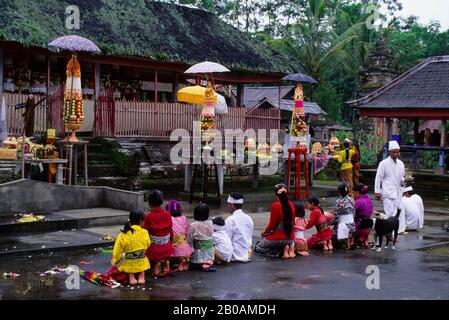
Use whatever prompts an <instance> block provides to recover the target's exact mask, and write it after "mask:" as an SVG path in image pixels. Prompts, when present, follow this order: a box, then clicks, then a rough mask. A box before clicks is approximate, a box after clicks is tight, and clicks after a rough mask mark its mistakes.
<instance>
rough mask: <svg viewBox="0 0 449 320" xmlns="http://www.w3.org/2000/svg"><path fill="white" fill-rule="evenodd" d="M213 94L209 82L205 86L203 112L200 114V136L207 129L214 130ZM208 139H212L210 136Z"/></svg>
mask: <svg viewBox="0 0 449 320" xmlns="http://www.w3.org/2000/svg"><path fill="white" fill-rule="evenodd" d="M215 97H216V95H215V92H214V89H213V88H212V84H211V83H210V82H209V83H208V85H207V89H206V93H205V97H204V106H203V111H202V112H201V134H204V133H205V132H206V131H207V130H209V129H215V128H216V125H215V99H216V98H215ZM208 137H209V135H208ZM209 138H213V136H210V137H209Z"/></svg>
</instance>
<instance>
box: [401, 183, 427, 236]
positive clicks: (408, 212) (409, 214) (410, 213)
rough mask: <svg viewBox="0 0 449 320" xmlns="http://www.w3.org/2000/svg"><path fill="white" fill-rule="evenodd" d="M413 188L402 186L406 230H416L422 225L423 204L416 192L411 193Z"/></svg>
mask: <svg viewBox="0 0 449 320" xmlns="http://www.w3.org/2000/svg"><path fill="white" fill-rule="evenodd" d="M412 191H413V188H412V187H407V188H404V190H403V192H404V197H403V198H402V204H403V207H404V210H405V222H406V225H407V230H417V229H422V228H423V227H424V204H423V201H422V198H421V197H420V196H418V195H417V194H414V195H412Z"/></svg>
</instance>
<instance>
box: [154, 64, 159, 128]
mask: <svg viewBox="0 0 449 320" xmlns="http://www.w3.org/2000/svg"><path fill="white" fill-rule="evenodd" d="M157 89H158V88H157V70H154V111H155V114H154V119H155V121H154V122H155V123H154V128H155V129H156V131H157V130H158V126H159V119H158V118H159V117H158V110H157V107H158V98H157Z"/></svg>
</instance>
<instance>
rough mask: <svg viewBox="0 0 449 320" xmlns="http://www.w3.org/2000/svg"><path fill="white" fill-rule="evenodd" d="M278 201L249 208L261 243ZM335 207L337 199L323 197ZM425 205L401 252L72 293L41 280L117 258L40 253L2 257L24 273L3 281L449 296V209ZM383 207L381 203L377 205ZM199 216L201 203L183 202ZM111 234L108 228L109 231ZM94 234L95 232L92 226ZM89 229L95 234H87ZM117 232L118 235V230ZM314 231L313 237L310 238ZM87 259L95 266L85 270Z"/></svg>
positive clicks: (29, 293) (42, 287)
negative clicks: (375, 284)
mask: <svg viewBox="0 0 449 320" xmlns="http://www.w3.org/2000/svg"><path fill="white" fill-rule="evenodd" d="M271 198H272V197H271V196H270V195H269V194H267V195H266V196H265V194H260V193H259V194H249V195H248V196H247V197H246V200H247V202H246V204H245V210H246V211H247V212H251V214H250V215H251V217H252V219H253V221H254V224H255V230H254V238H253V244H255V243H256V241H257V240H258V239H260V236H259V235H260V232H261V231H262V229H263V228H264V227H265V226H266V224H267V222H268V219H269V213H268V212H267V211H268V208H269V204H270V202H271ZM321 200H322V202H323V206H324V207H325V208H329V209H331V206H332V204H333V203H334V200H335V198H331V197H330V198H326V199H325V198H321ZM424 200H425V204H426V227H425V228H424V229H423V230H420V231H419V232H410V233H409V234H407V235H401V236H399V243H398V244H397V250H396V251H393V250H391V249H384V250H383V251H382V252H381V253H376V252H374V251H372V250H361V249H358V250H353V251H344V250H340V251H334V252H330V253H323V252H318V251H312V252H311V255H310V256H309V257H297V258H295V259H290V260H288V261H282V260H280V259H268V258H265V257H260V256H254V259H253V261H252V262H251V263H249V264H239V263H232V264H229V265H226V266H218V267H217V272H216V273H203V272H199V271H188V272H182V273H175V274H173V275H171V276H169V277H165V278H158V279H155V278H153V277H151V276H150V275H149V274H148V275H147V284H146V285H145V286H140V287H139V286H136V287H121V288H117V289H110V288H105V287H99V286H96V285H94V284H92V283H89V282H86V281H84V280H81V286H80V289H79V290H77V289H75V290H69V289H67V287H66V285H65V280H66V279H67V277H68V276H67V275H66V274H64V273H61V274H56V275H53V276H46V277H41V276H40V275H39V274H40V273H43V272H45V271H47V270H49V269H52V268H53V267H55V266H59V267H67V266H68V265H76V266H79V267H80V269H82V270H92V271H96V272H101V273H106V271H107V270H108V269H109V264H110V258H111V254H110V253H103V252H101V250H100V249H83V250H76V251H75V250H70V251H66V252H52V253H51V254H50V253H33V254H27V255H26V256H22V257H2V258H0V276H1V275H2V274H3V273H4V272H15V273H19V274H20V276H19V277H18V278H15V279H11V278H9V279H3V278H1V277H0V299H124V300H126V299H132V300H135V299H136V300H163V299H170V300H171V299H179V300H186V299H187V300H198V299H214V300H221V299H228V300H235V299H238V300H241V299H243V300H254V299H258V300H265V299H279V300H284V299H285V300H296V299H356V300H364V299H385V300H392V299H416V300H422V299H444V300H447V299H449V281H448V280H449V232H446V231H444V230H443V229H442V228H441V226H442V225H443V224H445V223H447V222H449V214H446V212H447V211H448V207H449V206H448V205H446V202H442V201H437V200H431V199H430V200H427V199H424ZM375 204H376V208H377V209H380V208H381V204H380V203H379V202H376V203H375ZM183 207H184V211H185V213H186V215H187V216H189V217H191V215H192V212H193V205H189V204H187V203H186V202H185V203H183ZM217 215H221V216H223V217H226V216H227V215H228V213H226V209H225V205H221V206H219V205H213V204H212V205H211V216H217ZM119 228H120V226H118V225H114V226H108V227H103V228H97V229H101V230H91V231H96V232H97V233H98V234H104V233H109V234H112V235H116V234H115V233H117V232H118V230H119ZM103 229H104V230H103ZM86 230H87V229H86ZM86 232H87V231H86ZM114 232H115V233H114ZM313 232H314V230H310V231H308V232H307V233H306V236H310V235H311V234H312V233H313ZM81 262H93V264H89V265H82V264H81ZM370 266H375V267H378V268H379V272H380V278H379V280H380V289H379V290H369V289H367V287H366V281H367V278H368V277H369V276H370V275H371V274H369V273H367V268H368V267H370Z"/></svg>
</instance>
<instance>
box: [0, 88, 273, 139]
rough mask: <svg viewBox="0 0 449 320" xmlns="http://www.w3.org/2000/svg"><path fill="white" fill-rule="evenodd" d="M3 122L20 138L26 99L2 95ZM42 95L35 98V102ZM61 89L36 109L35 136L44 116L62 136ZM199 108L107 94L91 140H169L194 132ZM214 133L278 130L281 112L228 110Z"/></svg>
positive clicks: (97, 110) (100, 102)
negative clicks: (178, 132) (181, 132)
mask: <svg viewBox="0 0 449 320" xmlns="http://www.w3.org/2000/svg"><path fill="white" fill-rule="evenodd" d="M4 95H5V100H6V120H7V126H8V134H9V135H15V136H18V135H21V134H22V130H23V116H22V114H23V113H24V111H25V109H18V110H16V109H15V106H16V105H17V104H19V103H25V102H26V101H27V98H28V95H26V94H13V93H5V94H4ZM43 97H45V96H44V95H35V97H34V99H35V101H36V102H37V101H39V100H41V99H42V98H43ZM63 99H64V95H63V88H61V89H60V90H58V91H56V92H55V93H54V94H53V95H52V96H51V97H50V108H49V109H48V108H47V101H46V100H44V101H43V102H42V103H40V104H39V105H38V106H37V107H36V109H35V118H34V128H35V134H43V133H45V131H46V130H47V116H48V114H47V113H50V114H51V117H52V121H51V122H52V123H51V127H52V128H54V129H56V132H57V134H58V135H61V136H63V135H64V123H63V121H62V108H63ZM200 113H201V107H200V106H197V105H190V104H182V103H157V104H156V103H154V102H136V101H120V100H114V99H113V98H112V96H110V95H109V94H107V93H106V94H103V95H101V96H100V97H99V98H98V100H97V101H96V106H95V125H94V136H101V137H147V138H168V137H170V134H171V133H172V131H173V130H175V129H178V128H179V129H185V130H187V131H189V132H192V131H193V122H194V121H198V120H199V117H200ZM217 129H219V130H220V131H223V130H224V129H234V130H235V129H243V130H246V129H254V130H256V131H257V130H258V129H267V137H268V136H269V129H280V112H279V110H275V109H256V110H252V111H250V112H248V111H247V110H246V109H245V108H237V107H229V108H228V113H227V114H223V115H218V116H217Z"/></svg>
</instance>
